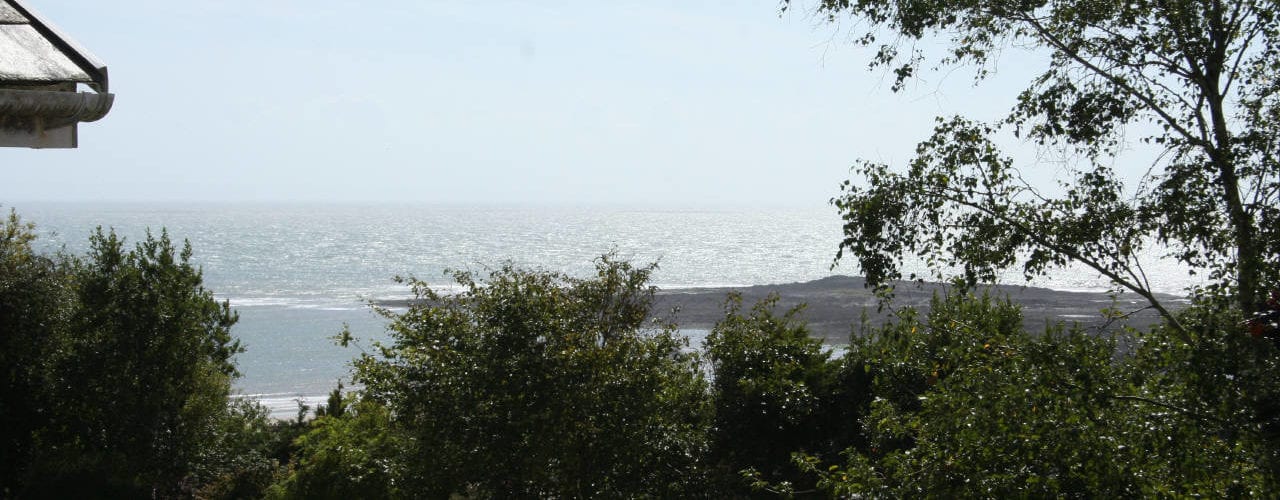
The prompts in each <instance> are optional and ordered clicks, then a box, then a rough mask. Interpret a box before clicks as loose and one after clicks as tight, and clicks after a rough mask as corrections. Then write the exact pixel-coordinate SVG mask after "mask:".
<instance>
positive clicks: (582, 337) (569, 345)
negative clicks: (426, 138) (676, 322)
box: [304, 256, 708, 498]
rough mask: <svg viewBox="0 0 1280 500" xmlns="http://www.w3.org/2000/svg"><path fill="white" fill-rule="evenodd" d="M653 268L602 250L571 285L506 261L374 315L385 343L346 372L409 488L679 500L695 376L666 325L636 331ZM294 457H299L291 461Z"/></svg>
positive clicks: (700, 437)
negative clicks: (374, 406)
mask: <svg viewBox="0 0 1280 500" xmlns="http://www.w3.org/2000/svg"><path fill="white" fill-rule="evenodd" d="M651 271H652V267H648V268H634V267H632V266H630V265H629V264H626V263H621V262H617V261H615V260H613V259H612V258H610V257H608V256H606V257H604V258H602V259H601V260H600V261H599V262H598V264H597V273H596V276H594V277H593V278H589V279H576V278H570V277H566V276H563V275H559V274H555V273H547V272H531V271H522V270H518V269H515V268H513V267H512V266H505V267H503V268H501V269H499V270H496V271H494V272H492V273H490V274H489V276H488V278H487V280H485V281H484V282H483V283H481V282H479V281H477V280H475V279H474V278H473V276H472V275H471V274H469V273H457V274H455V275H454V278H455V280H456V281H457V283H458V284H459V285H462V287H463V288H464V290H463V291H462V292H461V293H458V294H456V295H440V294H437V293H435V292H433V291H431V289H430V288H429V287H428V286H427V284H426V283H423V282H421V281H417V280H412V279H410V280H408V283H409V284H410V285H411V286H412V288H413V291H414V294H415V296H416V303H415V304H414V305H413V306H412V307H410V308H409V310H408V311H406V312H404V313H400V314H397V313H393V312H390V311H386V310H383V311H382V312H383V314H385V315H386V316H387V317H388V318H389V319H390V320H391V324H390V326H389V331H390V333H391V336H392V339H393V343H392V344H391V345H386V346H380V356H368V355H366V356H364V357H363V358H362V359H360V360H359V361H358V362H357V365H356V374H357V376H356V380H357V382H361V383H364V384H365V386H366V388H365V390H364V397H366V398H370V399H371V400H373V401H376V402H378V403H380V404H383V405H385V406H386V407H387V409H388V410H389V412H390V425H391V430H392V432H396V433H403V435H404V437H405V446H404V447H403V448H402V449H401V450H400V452H399V453H398V454H397V456H396V457H394V461H395V465H396V466H395V470H396V473H397V476H398V477H396V478H395V479H396V484H397V485H398V487H399V488H400V492H401V493H403V494H405V495H408V496H422V497H436V498H438V497H443V496H447V495H450V494H465V495H468V496H521V497H530V496H564V497H598V496H605V497H629V496H641V495H651V496H679V495H689V494H694V493H697V492H698V491H699V490H700V489H702V488H704V487H705V483H704V481H702V478H701V476H700V473H699V470H700V463H699V462H700V460H702V459H703V456H704V454H705V449H706V442H705V432H704V430H705V428H706V419H707V415H708V411H707V410H708V408H707V404H706V400H705V394H706V384H705V382H704V380H703V378H702V374H701V371H700V370H699V366H698V362H697V360H696V358H695V356H693V355H692V354H690V353H689V352H687V345H686V344H687V342H686V341H685V340H683V338H681V337H679V336H678V335H677V334H676V332H675V331H674V328H673V327H670V326H665V327H657V326H653V327H649V326H647V325H648V323H647V321H646V318H647V317H648V316H649V313H650V307H651V304H652V300H653V293H654V289H653V288H652V287H649V286H647V281H648V278H649V275H650V273H651ZM304 466H305V464H304Z"/></svg>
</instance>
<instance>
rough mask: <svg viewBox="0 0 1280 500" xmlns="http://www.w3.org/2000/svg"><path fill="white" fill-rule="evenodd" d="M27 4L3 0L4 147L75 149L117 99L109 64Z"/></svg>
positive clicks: (0, 89)
mask: <svg viewBox="0 0 1280 500" xmlns="http://www.w3.org/2000/svg"><path fill="white" fill-rule="evenodd" d="M24 1H25V0H0V147H29V148H74V147H76V145H77V141H78V139H77V129H76V127H77V125H78V124H79V123H81V122H91V121H95V120H98V119H101V118H102V117H103V116H105V115H106V114H107V112H108V111H110V110H111V104H112V102H113V101H114V100H115V96H113V95H111V94H110V93H108V92H107V65H106V64H103V63H102V62H101V61H99V60H98V58H96V57H94V56H93V54H90V53H89V51H87V50H85V49H84V48H83V47H81V46H79V45H78V44H76V43H75V41H74V40H72V39H71V38H70V37H68V36H66V35H64V34H62V33H61V32H60V31H58V29H57V28H56V27H54V26H53V24H51V23H49V22H48V21H46V20H44V18H42V17H41V16H40V15H39V14H37V13H36V12H35V11H33V10H32V9H31V8H30V7H28V6H27V5H26V4H25V3H24ZM80 86H87V87H89V89H90V90H92V92H81V91H79V90H78V87H80Z"/></svg>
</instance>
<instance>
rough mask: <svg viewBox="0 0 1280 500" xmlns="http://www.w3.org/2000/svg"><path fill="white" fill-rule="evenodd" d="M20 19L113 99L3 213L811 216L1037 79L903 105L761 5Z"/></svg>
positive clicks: (796, 18)
mask: <svg viewBox="0 0 1280 500" xmlns="http://www.w3.org/2000/svg"><path fill="white" fill-rule="evenodd" d="M27 3H28V4H29V5H30V6H32V7H33V8H34V9H35V10H37V11H38V12H40V13H41V14H43V15H44V17H45V18H46V19H48V20H51V21H52V22H53V23H54V24H55V25H57V26H58V27H60V28H61V29H62V31H63V32H65V33H67V34H69V35H70V36H71V37H72V38H74V39H75V40H76V41H78V42H79V43H80V44H81V45H82V46H84V47H87V48H88V49H89V50H90V51H91V52H93V53H94V54H95V55H96V56H97V57H98V58H99V59H100V60H102V61H104V62H105V63H106V64H107V66H108V68H109V72H110V78H111V91H112V93H114V94H115V95H116V98H115V105H114V107H113V109H112V110H111V112H110V113H109V114H108V115H107V116H106V117H105V118H104V119H102V120H101V121H98V122H93V123H87V124H81V126H80V134H79V135H80V138H79V140H80V147H79V148H78V149H74V150H25V149H8V148H6V149H3V150H0V169H3V170H4V172H5V173H4V179H3V182H0V204H11V203H13V202H17V201H164V202H170V201H202V202H207V201H214V202H219V201H225V202H388V201H389V202H408V203H451V204H452V203H485V204H506V203H514V204H578V205H590V204H640V205H658V206H662V205H783V206H820V205H822V204H825V203H827V200H829V199H830V198H831V197H832V196H835V195H837V194H838V193H839V183H840V182H841V181H843V180H844V179H846V178H848V177H849V170H848V169H849V167H850V166H851V165H852V164H853V162H854V161H855V160H856V159H859V158H863V159H869V160H875V161H881V162H886V163H890V164H892V165H903V164H905V162H906V161H907V160H908V159H909V158H910V156H911V152H912V150H913V148H914V145H915V144H916V143H917V142H918V141H920V140H922V139H924V138H925V137H927V136H928V134H929V132H930V130H931V129H932V127H933V123H934V122H933V117H934V116H937V115H951V114H965V115H968V116H972V117H976V118H980V119H993V118H996V117H998V116H1000V115H1001V114H1002V112H1004V111H1005V110H1007V109H1008V107H1009V104H1010V103H1011V102H1012V96H1013V94H1014V91H1016V89H1017V88H1020V87H1018V86H1017V84H1018V83H1025V82H1026V78H1025V77H1026V76H1027V74H1026V73H1025V71H1024V70H1025V69H1026V68H1027V67H1029V66H1034V64H1024V62H1025V61H1020V60H1019V59H1018V57H1017V56H1015V57H1012V58H1010V59H1009V61H1008V62H1007V63H1003V64H1004V67H1002V68H1000V71H999V73H998V75H999V77H998V78H997V79H996V80H994V81H989V82H986V83H984V84H983V85H982V86H979V87H977V88H974V87H973V86H972V85H971V81H972V78H971V77H972V73H971V72H967V71H966V70H959V71H955V72H947V73H935V74H930V75H926V77H925V79H924V80H923V81H921V82H918V83H916V84H915V85H914V86H912V87H911V88H909V89H907V91H905V92H903V93H899V94H895V93H892V92H891V91H890V90H889V83H890V81H889V80H890V77H889V76H887V75H886V74H885V73H884V72H883V71H879V70H876V71H869V70H868V69H867V62H868V61H869V60H870V53H869V52H868V51H867V50H866V49H862V48H859V47H857V46H855V45H854V44H853V43H851V42H850V41H849V38H850V33H849V30H848V29H847V27H844V26H839V25H831V24H828V23H825V22H821V21H820V20H818V19H815V18H814V17H813V16H812V15H811V14H810V13H809V11H808V10H807V9H804V8H799V9H792V10H791V11H789V12H787V13H780V11H779V4H778V3H777V2H776V1H773V0H764V1H754V0H749V1H742V2H734V4H736V5H734V6H732V7H729V6H726V5H725V4H724V3H723V2H697V1H694V2H690V1H647V2H639V1H634V2H633V1H618V2H598V1H581V2H579V1H554V2H514V1H513V2H507V1H486V2H461V1H459V2H432V1H417V0H415V1H410V0H383V1H379V2H354V1H335V0H307V1H303V0H259V1H254V2H249V1H243V0H183V1H177V2H175V1H172V0H119V1H111V2H98V1H95V2H86V1H84V0H27ZM801 5H803V3H801ZM1001 79H1003V80H1001ZM1002 81H1009V82H1012V83H1009V84H1005V83H1002Z"/></svg>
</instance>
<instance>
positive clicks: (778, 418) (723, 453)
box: [706, 295, 868, 486]
mask: <svg viewBox="0 0 1280 500" xmlns="http://www.w3.org/2000/svg"><path fill="white" fill-rule="evenodd" d="M776 303H777V297H776V296H775V297H771V298H769V299H767V300H765V301H762V302H760V303H758V304H756V305H754V306H753V307H752V308H751V310H750V311H749V312H747V313H746V314H744V313H743V312H742V310H741V308H742V299H741V297H740V296H738V295H731V296H730V297H729V299H728V300H727V302H726V304H725V317H724V319H722V320H720V321H719V322H718V323H717V324H716V325H715V328H714V329H712V331H711V334H710V335H709V336H708V337H707V341H706V355H707V357H708V359H709V360H710V361H711V367H712V370H713V373H714V381H713V383H712V393H711V395H712V400H713V401H714V405H715V419H714V422H713V425H712V428H711V442H712V448H711V456H712V457H714V459H715V460H717V461H718V463H719V465H720V466H721V467H722V468H724V469H727V470H726V471H725V472H727V473H728V474H727V475H728V476H729V477H734V476H735V474H734V473H736V472H737V471H741V470H744V469H751V470H752V471H753V473H754V477H755V478H757V479H760V480H767V481H771V482H787V483H795V482H797V481H802V480H804V479H805V478H804V477H803V476H798V475H797V471H796V470H795V468H793V467H791V452H793V451H796V450H806V451H808V452H810V453H818V454H829V455H834V454H835V453H837V452H839V451H840V450H843V449H845V448H846V447H849V446H851V445H853V444H854V440H855V439H857V435H858V434H859V433H858V432H857V429H856V428H855V427H853V426H850V425H849V423H850V422H852V421H854V419H856V417H857V416H858V415H859V414H860V412H859V410H860V409H861V408H859V406H861V405H865V403H866V401H865V398H861V396H865V395H866V394H868V392H867V390H866V389H867V388H866V387H865V385H866V384H865V382H866V380H867V379H866V377H855V378H854V379H852V380H850V381H848V383H845V382H846V380H845V379H844V378H842V377H841V370H840V363H839V362H837V361H832V360H831V356H830V354H829V353H827V352H826V351H824V350H823V349H822V342H821V341H820V340H818V339H815V338H813V337H810V336H809V331H808V329H807V328H806V327H805V326H804V324H803V323H802V322H800V321H799V320H798V319H797V315H798V314H799V313H800V311H801V309H802V308H800V307H797V308H794V309H791V310H789V311H787V312H786V313H785V314H783V315H782V316H776V315H774V313H773V308H774V307H775V306H776ZM735 482H736V481H735ZM744 486H745V485H744Z"/></svg>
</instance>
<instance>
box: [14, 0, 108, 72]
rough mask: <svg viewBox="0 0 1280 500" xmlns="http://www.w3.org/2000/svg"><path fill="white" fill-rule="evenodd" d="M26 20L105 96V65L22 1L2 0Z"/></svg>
mask: <svg viewBox="0 0 1280 500" xmlns="http://www.w3.org/2000/svg"><path fill="white" fill-rule="evenodd" d="M3 1H5V2H7V3H8V4H9V6H11V7H13V8H14V10H17V11H18V12H19V13H21V14H22V15H23V16H25V17H26V18H27V21H28V22H30V23H31V27H32V28H35V30H36V31H37V32H39V33H40V34H41V35H43V36H44V37H45V38H46V39H48V40H49V42H50V43H52V44H53V46H54V47H57V49H58V50H59V51H61V52H62V53H63V54H65V55H66V56H67V58H68V59H71V62H74V63H75V64H76V66H79V67H80V69H82V70H84V72H85V73H87V74H88V75H89V77H90V78H92V79H93V83H90V84H89V86H90V87H92V88H93V90H94V91H96V92H98V93H100V94H105V93H107V92H108V91H109V87H108V85H107V83H108V82H107V65H106V63H103V62H102V61H101V60H99V59H98V58H97V57H96V56H94V55H93V53H92V52H89V50H88V49H85V48H84V47H83V46H81V45H80V44H79V43H76V41H75V40H73V39H72V38H71V37H69V36H66V35H64V34H63V33H62V32H61V31H60V30H58V28H57V27H56V26H54V25H53V24H52V23H50V22H48V21H46V20H45V19H44V17H43V16H41V15H40V14H39V13H37V12H35V11H34V10H32V9H31V8H30V7H28V6H27V5H26V4H25V3H23V0H3Z"/></svg>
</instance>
